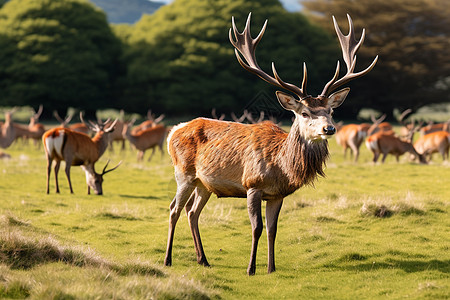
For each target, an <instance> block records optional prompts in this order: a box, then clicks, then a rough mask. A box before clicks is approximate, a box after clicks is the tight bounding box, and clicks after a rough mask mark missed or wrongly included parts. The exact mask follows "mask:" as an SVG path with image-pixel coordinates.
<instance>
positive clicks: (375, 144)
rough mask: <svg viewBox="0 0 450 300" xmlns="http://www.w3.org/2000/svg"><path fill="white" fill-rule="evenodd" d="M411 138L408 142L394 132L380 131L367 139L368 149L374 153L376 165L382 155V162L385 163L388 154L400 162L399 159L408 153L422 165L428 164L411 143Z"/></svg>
mask: <svg viewBox="0 0 450 300" xmlns="http://www.w3.org/2000/svg"><path fill="white" fill-rule="evenodd" d="M411 141H412V136H411V138H409V139H407V140H402V139H400V138H399V137H397V136H395V135H394V134H393V132H390V131H387V132H384V131H380V132H377V133H375V134H373V135H371V136H369V137H368V138H367V139H366V146H367V149H369V150H370V151H372V153H373V162H374V163H376V162H377V161H378V158H379V157H380V155H381V154H383V157H382V159H381V162H382V163H384V161H385V159H386V157H387V155H388V154H392V155H394V156H395V159H396V160H397V162H398V161H399V157H400V156H401V155H403V154H405V153H406V152H409V153H411V154H412V155H413V156H414V157H416V158H418V159H419V161H420V162H421V163H426V160H425V158H424V157H423V156H422V155H421V154H419V153H418V152H417V151H416V149H415V148H414V146H413V144H412V143H411Z"/></svg>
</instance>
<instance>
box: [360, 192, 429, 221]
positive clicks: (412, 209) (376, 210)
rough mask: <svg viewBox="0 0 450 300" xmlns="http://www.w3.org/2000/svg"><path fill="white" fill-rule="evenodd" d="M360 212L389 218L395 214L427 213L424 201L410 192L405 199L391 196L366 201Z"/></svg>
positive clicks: (368, 215) (363, 214) (365, 214)
mask: <svg viewBox="0 0 450 300" xmlns="http://www.w3.org/2000/svg"><path fill="white" fill-rule="evenodd" d="M360 213H361V215H362V216H365V217H377V218H388V217H391V216H393V215H403V216H409V215H419V216H420V215H425V214H426V210H425V207H424V204H423V202H421V200H419V199H417V198H416V197H415V196H414V195H413V194H412V193H411V192H408V193H407V195H406V197H405V198H404V201H393V200H392V199H390V198H385V199H379V200H373V199H369V200H367V201H365V202H364V203H363V205H362V207H361V210H360Z"/></svg>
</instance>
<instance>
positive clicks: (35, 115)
mask: <svg viewBox="0 0 450 300" xmlns="http://www.w3.org/2000/svg"><path fill="white" fill-rule="evenodd" d="M32 110H33V117H34V118H36V119H39V117H40V116H41V114H42V111H43V110H44V106H43V105H42V104H39V108H38V111H37V112H36V111H35V110H34V109H33V108H32Z"/></svg>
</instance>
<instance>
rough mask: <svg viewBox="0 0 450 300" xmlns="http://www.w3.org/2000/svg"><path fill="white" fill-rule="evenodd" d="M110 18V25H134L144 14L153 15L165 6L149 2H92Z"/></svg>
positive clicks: (119, 0)
mask: <svg viewBox="0 0 450 300" xmlns="http://www.w3.org/2000/svg"><path fill="white" fill-rule="evenodd" d="M90 1H91V2H92V3H94V4H95V5H96V6H97V7H99V8H101V9H102V10H103V11H104V12H105V13H106V15H107V16H108V21H109V22H110V23H128V24H134V23H136V22H137V21H139V19H140V18H141V16H142V15H143V14H153V13H154V12H155V11H156V10H157V9H158V8H160V7H161V6H163V5H164V3H162V2H156V1H148V0H90Z"/></svg>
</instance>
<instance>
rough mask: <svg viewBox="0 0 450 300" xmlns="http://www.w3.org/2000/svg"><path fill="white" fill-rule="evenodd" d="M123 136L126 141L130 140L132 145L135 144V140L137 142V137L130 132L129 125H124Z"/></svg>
mask: <svg viewBox="0 0 450 300" xmlns="http://www.w3.org/2000/svg"><path fill="white" fill-rule="evenodd" d="M124 131H125V138H126V139H127V140H128V141H130V143H132V144H133V145H135V144H136V142H137V137H136V135H133V134H132V133H131V127H128V126H127V127H126V128H125V130H124Z"/></svg>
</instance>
